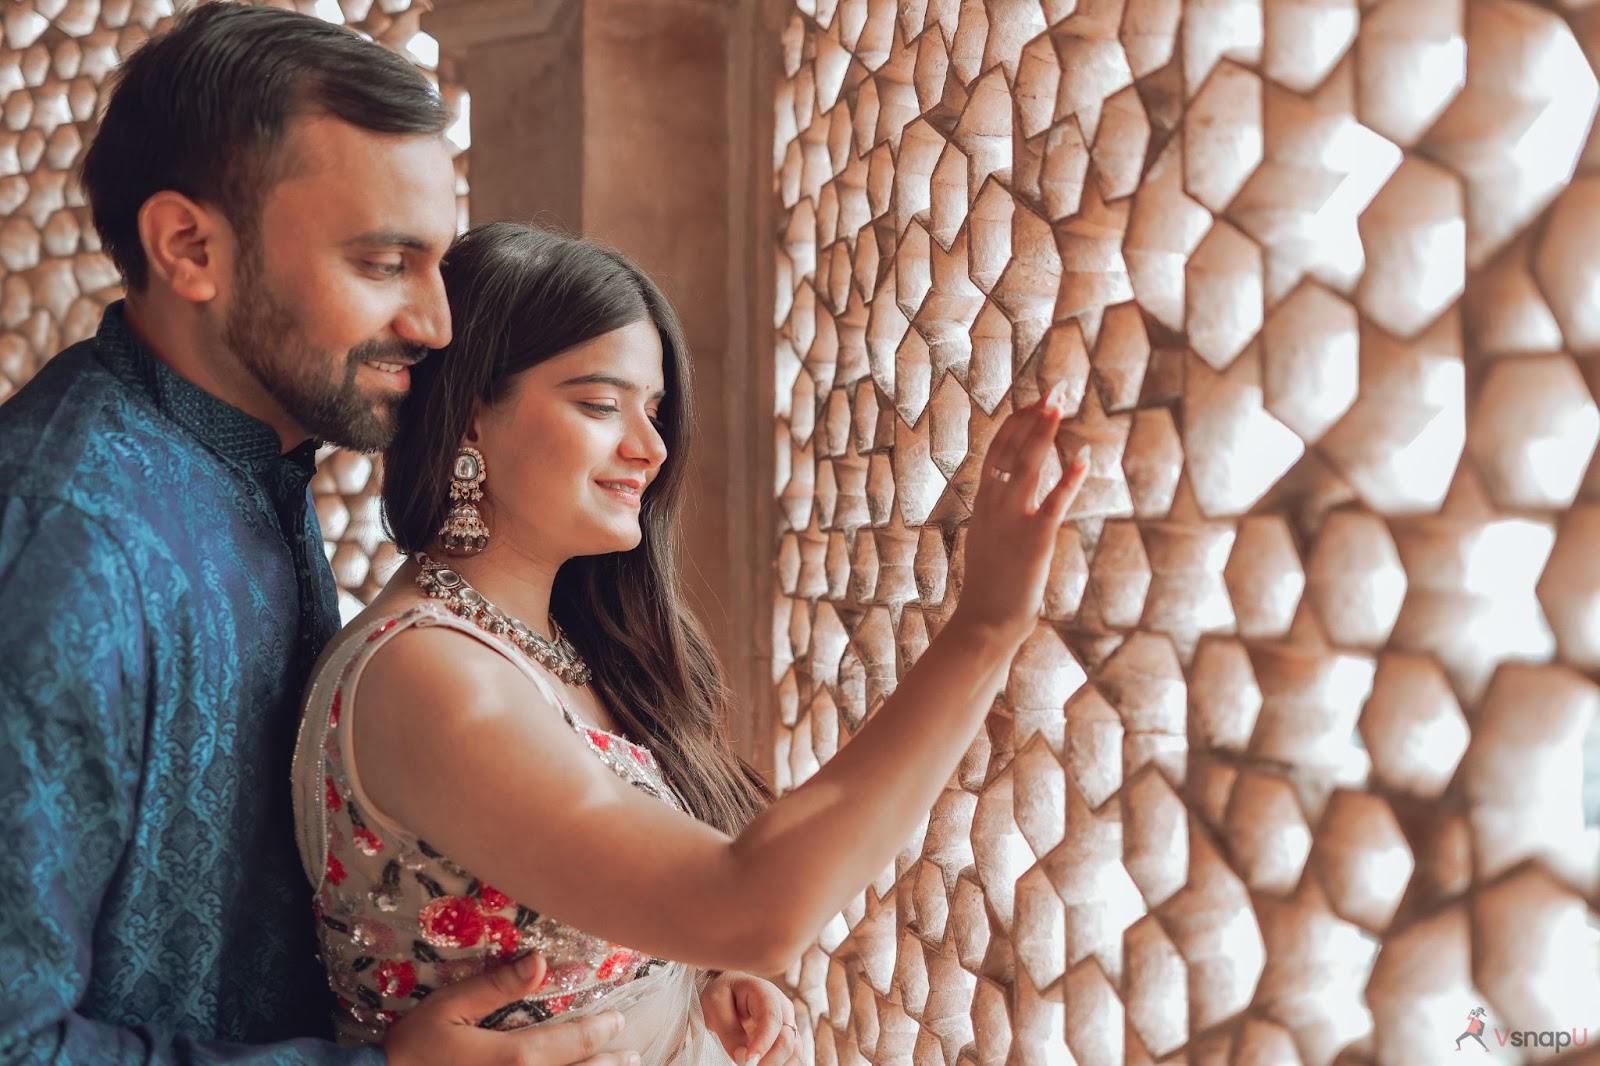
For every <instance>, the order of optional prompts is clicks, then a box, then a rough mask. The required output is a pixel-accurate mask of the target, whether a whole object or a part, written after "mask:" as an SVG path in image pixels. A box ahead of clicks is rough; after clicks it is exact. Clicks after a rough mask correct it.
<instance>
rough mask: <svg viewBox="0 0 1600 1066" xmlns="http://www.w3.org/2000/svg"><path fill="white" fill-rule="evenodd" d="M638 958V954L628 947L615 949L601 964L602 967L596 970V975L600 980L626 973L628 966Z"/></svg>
mask: <svg viewBox="0 0 1600 1066" xmlns="http://www.w3.org/2000/svg"><path fill="white" fill-rule="evenodd" d="M637 958H638V955H636V954H635V953H634V952H632V951H629V950H628V949H627V948H623V949H622V950H620V951H614V952H612V953H611V955H610V957H608V958H607V959H606V961H605V962H602V963H601V964H600V968H599V969H598V970H596V971H595V972H594V975H595V977H596V978H597V979H598V980H601V981H607V980H610V979H611V978H613V977H617V976H620V975H621V974H623V973H625V972H626V971H627V970H628V968H629V967H630V966H632V965H633V963H634V961H635V960H636V959H637Z"/></svg>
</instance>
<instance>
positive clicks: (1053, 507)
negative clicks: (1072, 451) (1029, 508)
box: [1039, 444, 1090, 529]
mask: <svg viewBox="0 0 1600 1066" xmlns="http://www.w3.org/2000/svg"><path fill="white" fill-rule="evenodd" d="M1089 458H1090V452H1089V446H1088V445H1087V444H1085V445H1084V446H1083V447H1081V448H1079V449H1078V454H1077V455H1075V456H1073V457H1072V462H1070V463H1068V464H1067V468H1066V469H1065V470H1063V471H1062V472H1061V480H1060V481H1058V482H1056V487H1055V488H1053V489H1051V490H1050V494H1049V495H1048V496H1046V497H1045V498H1044V502H1043V503H1041V504H1040V505H1039V513H1040V514H1042V515H1044V516H1045V517H1046V519H1047V520H1048V521H1049V523H1050V528H1051V529H1055V528H1056V527H1058V526H1060V525H1061V523H1062V522H1064V521H1065V520H1066V517H1067V510H1068V509H1069V508H1070V507H1071V506H1072V501H1073V500H1075V499H1077V498H1078V490H1079V489H1081V488H1083V483H1084V482H1085V481H1087V480H1089Z"/></svg>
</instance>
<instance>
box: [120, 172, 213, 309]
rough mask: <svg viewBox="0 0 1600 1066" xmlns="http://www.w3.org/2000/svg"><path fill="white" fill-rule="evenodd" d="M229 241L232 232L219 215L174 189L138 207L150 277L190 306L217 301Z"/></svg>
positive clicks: (159, 194) (159, 193)
mask: <svg viewBox="0 0 1600 1066" xmlns="http://www.w3.org/2000/svg"><path fill="white" fill-rule="evenodd" d="M230 236H231V228H230V227H229V226H228V224H227V222H226V221H225V220H224V219H223V218H222V216H221V215H220V214H219V213H218V212H217V211H215V210H213V209H212V208H209V207H206V206H205V205H204V204H201V203H199V202H197V201H195V200H191V199H190V198H189V197H187V196H185V195H183V194H182V193H180V192H175V191H173V190H171V189H163V190H162V191H160V192H158V193H156V194H155V195H154V196H152V197H150V198H149V199H148V200H146V201H145V202H144V204H143V205H142V206H140V208H139V243H140V244H141V245H143V247H144V255H145V261H146V262H147V263H149V266H150V277H151V278H152V279H155V280H158V281H160V282H162V283H163V284H164V285H165V286H166V287H167V288H169V289H171V290H172V292H173V293H174V294H175V295H176V296H178V297H179V298H180V299H184V300H188V301H189V302H190V303H197V304H198V303H207V302H209V301H211V300H213V299H215V298H216V295H217V292H218V291H219V289H220V288H221V286H222V284H223V283H224V282H226V280H227V278H226V277H224V276H223V272H224V271H228V270H230V267H229V265H228V263H227V259H228V256H227V254H226V251H227V245H228V244H229V243H231V242H229V241H228V238H229V237H230Z"/></svg>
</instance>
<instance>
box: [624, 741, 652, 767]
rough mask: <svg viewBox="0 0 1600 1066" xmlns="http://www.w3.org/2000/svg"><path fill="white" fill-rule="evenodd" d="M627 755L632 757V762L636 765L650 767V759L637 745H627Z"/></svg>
mask: <svg viewBox="0 0 1600 1066" xmlns="http://www.w3.org/2000/svg"><path fill="white" fill-rule="evenodd" d="M628 754H629V755H632V756H633V761H634V762H636V763H638V764H639V765H640V766H649V765H650V757H649V756H648V755H646V754H645V750H644V749H643V748H641V747H639V745H637V744H629V745H628Z"/></svg>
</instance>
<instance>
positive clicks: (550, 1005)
mask: <svg viewBox="0 0 1600 1066" xmlns="http://www.w3.org/2000/svg"><path fill="white" fill-rule="evenodd" d="M576 998H577V995H576V994H575V993H568V994H567V995H565V996H551V997H550V998H549V999H547V1000H545V1001H544V1005H545V1009H546V1010H548V1011H549V1012H550V1013H551V1014H564V1013H565V1012H567V1011H569V1010H571V1009H572V1001H573V1000H574V999H576Z"/></svg>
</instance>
